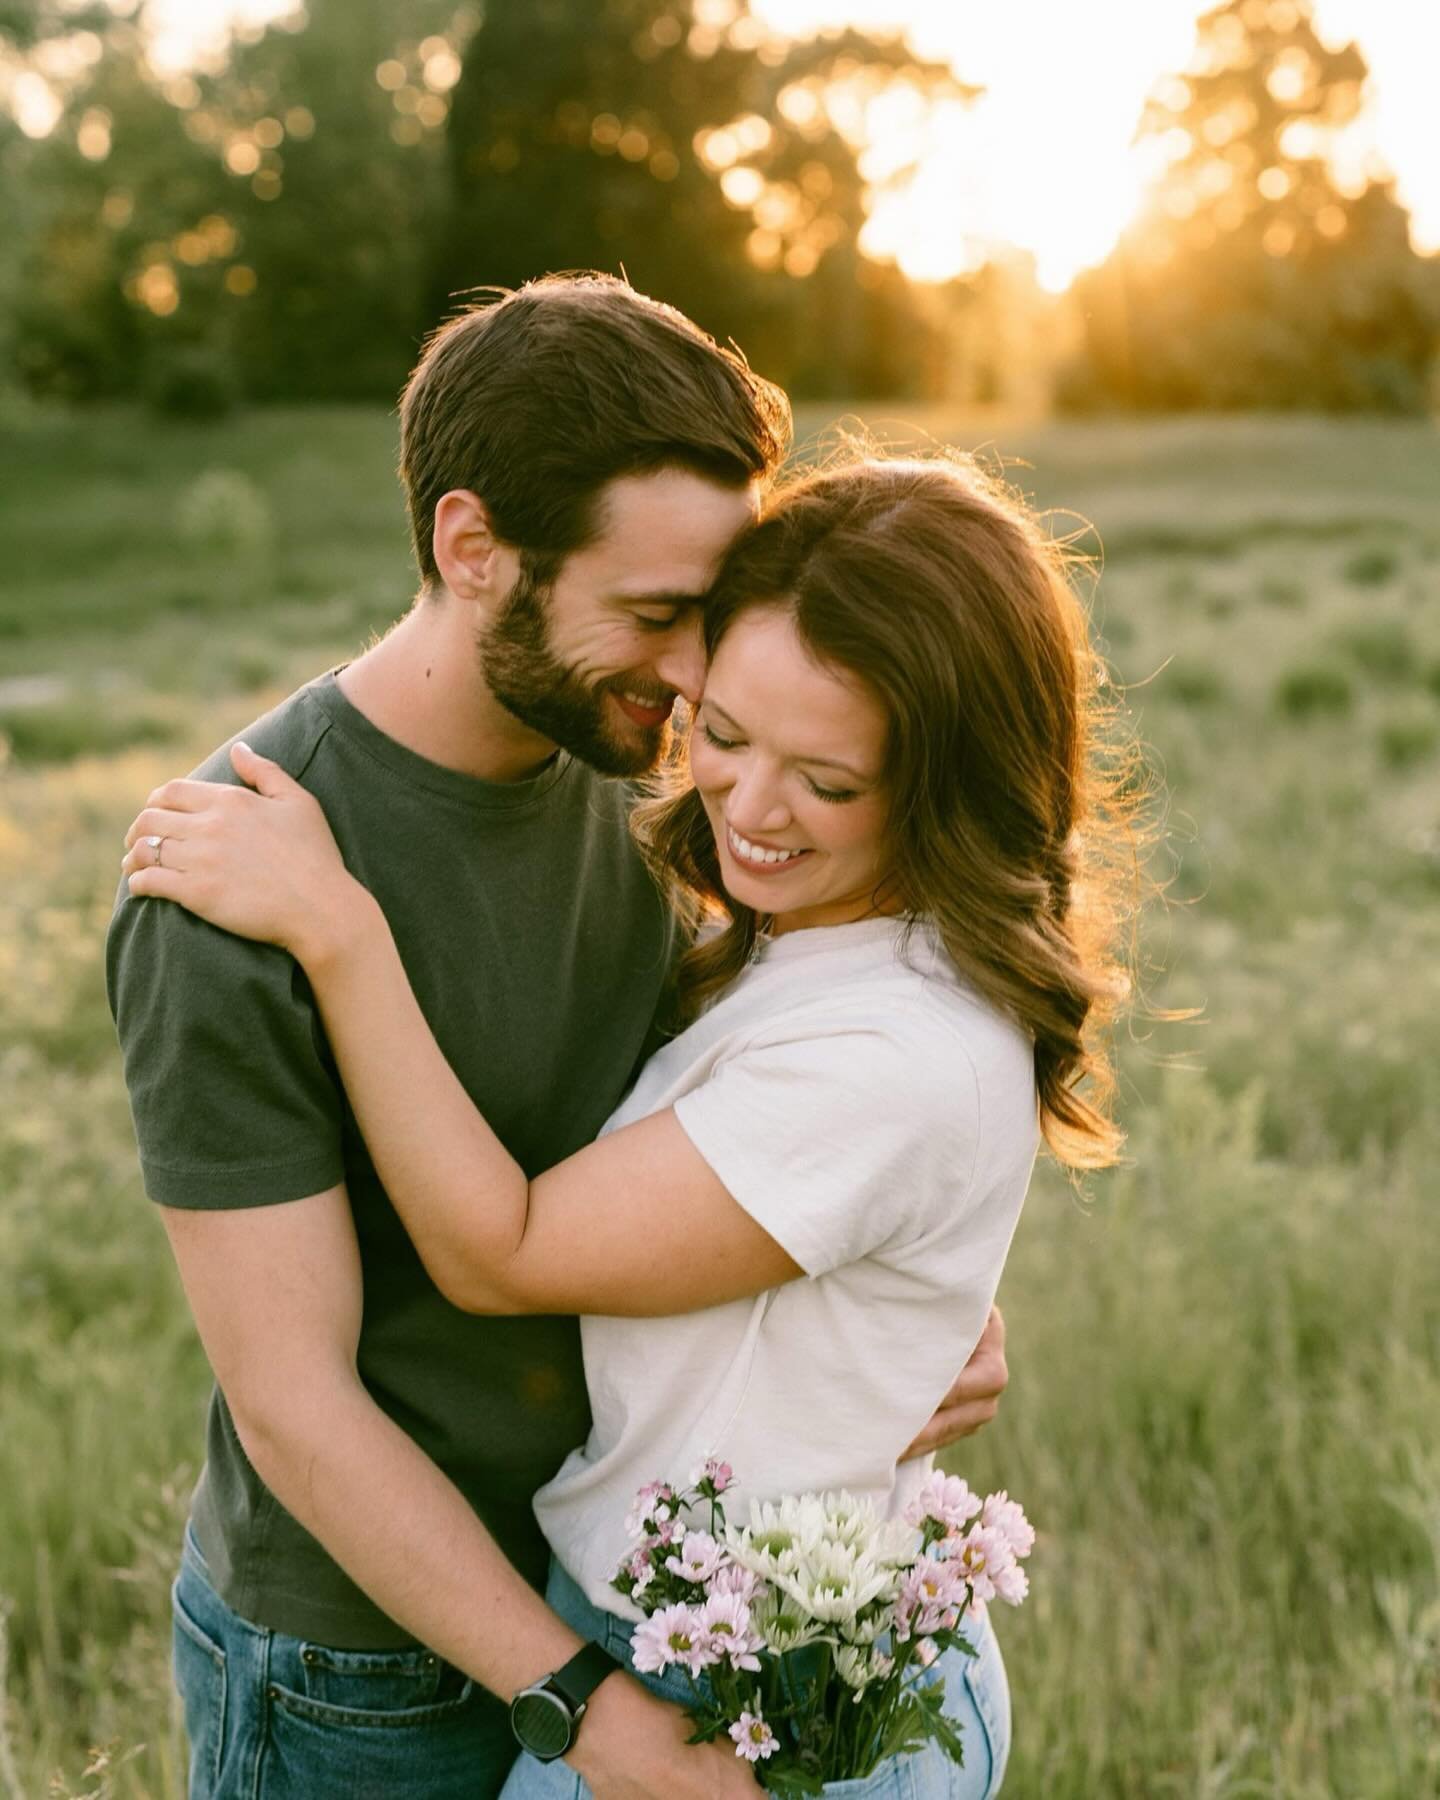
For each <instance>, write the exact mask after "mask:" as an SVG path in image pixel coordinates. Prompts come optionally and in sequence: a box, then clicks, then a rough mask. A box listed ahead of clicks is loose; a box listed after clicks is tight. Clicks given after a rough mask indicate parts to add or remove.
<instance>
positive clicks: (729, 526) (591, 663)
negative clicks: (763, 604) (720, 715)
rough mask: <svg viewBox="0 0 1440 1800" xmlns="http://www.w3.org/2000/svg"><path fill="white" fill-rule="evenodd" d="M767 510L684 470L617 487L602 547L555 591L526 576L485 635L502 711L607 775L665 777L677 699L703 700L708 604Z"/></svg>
mask: <svg viewBox="0 0 1440 1800" xmlns="http://www.w3.org/2000/svg"><path fill="white" fill-rule="evenodd" d="M758 504H759V501H758V495H757V490H756V488H755V487H754V486H753V485H749V486H745V487H725V486H722V485H721V484H720V483H719V482H716V481H711V480H708V479H707V478H706V477H705V476H703V475H697V474H694V473H692V472H691V471H690V470H688V469H683V468H664V469H657V470H653V471H651V472H650V473H648V474H644V475H624V476H621V477H619V478H618V479H616V480H614V481H612V482H610V483H609V485H608V486H607V487H606V488H605V489H604V490H603V491H602V493H601V494H600V497H599V530H598V532H597V533H596V535H595V536H594V537H593V538H592V539H591V541H590V542H589V543H588V544H585V545H584V546H583V547H582V548H581V549H579V550H576V551H573V552H572V553H571V554H570V555H569V556H567V557H566V559H565V561H564V563H563V564H562V565H561V567H560V571H559V573H558V574H557V575H556V577H555V579H554V580H553V582H550V583H549V584H541V583H537V582H536V581H535V580H533V579H532V577H531V576H530V575H529V574H528V573H527V571H526V570H525V569H524V568H522V569H521V572H520V574H519V576H518V577H517V579H516V582H515V585H514V587H513V588H512V589H511V591H510V593H509V595H508V596H507V598H506V600H505V602H504V604H503V606H502V607H501V608H500V610H499V612H498V614H497V615H496V617H495V618H494V619H493V620H492V621H491V623H490V624H489V625H488V626H487V628H486V629H485V630H484V632H483V633H482V634H481V637H480V642H479V649H480V659H481V667H482V669H483V671H484V675H485V679H486V682H487V684H488V686H489V688H490V691H491V692H492V693H493V694H494V696H495V698H496V699H497V700H498V701H499V702H500V703H501V705H502V706H504V707H505V708H506V710H507V711H509V712H510V713H512V714H513V715H514V717H515V718H517V719H519V720H520V721H521V723H522V724H524V725H527V726H529V728H530V729H531V730H532V731H535V732H538V733H539V734H540V735H541V736H543V737H546V738H548V739H549V740H550V741H551V742H552V743H555V744H558V745H559V746H560V747H561V748H562V749H564V750H568V751H569V752H570V753H571V754H572V755H573V756H577V757H579V758H580V760H581V761H582V762H586V763H588V764H590V766H591V767H592V768H595V769H599V770H600V771H601V773H602V774H606V775H639V774H643V773H644V771H645V770H647V769H650V768H653V767H654V765H655V763H656V762H657V761H658V760H659V757H660V755H661V752H662V750H663V748H664V744H665V732H666V726H667V725H668V723H669V719H670V710H671V707H672V706H673V704H674V701H675V697H676V695H677V694H680V695H683V696H684V698H685V699H686V700H688V701H690V702H692V703H694V702H695V701H697V700H698V699H699V697H700V693H701V689H702V687H703V685H704V678H705V655H704V647H703V644H702V641H701V634H700V608H701V603H702V601H703V600H704V597H705V594H706V592H707V591H708V589H709V587H710V585H711V583H712V581H713V580H714V578H715V574H716V571H717V569H718V568H719V565H720V560H721V558H722V557H723V556H724V554H725V552H726V550H728V549H729V547H730V545H731V543H732V542H733V541H734V539H735V538H736V537H737V536H738V534H739V533H740V532H741V531H743V530H744V529H745V528H746V527H747V526H748V525H750V524H752V523H753V522H754V520H755V516H756V512H757V509H758Z"/></svg>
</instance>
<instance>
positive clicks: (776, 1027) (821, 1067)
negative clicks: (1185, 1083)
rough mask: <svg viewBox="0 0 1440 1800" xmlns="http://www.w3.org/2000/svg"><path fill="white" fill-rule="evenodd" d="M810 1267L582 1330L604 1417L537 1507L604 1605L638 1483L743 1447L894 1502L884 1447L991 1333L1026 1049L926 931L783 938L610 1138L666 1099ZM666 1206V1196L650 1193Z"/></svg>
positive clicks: (1026, 1163)
mask: <svg viewBox="0 0 1440 1800" xmlns="http://www.w3.org/2000/svg"><path fill="white" fill-rule="evenodd" d="M667 1106H668V1107H673V1108H674V1110H675V1116H676V1117H677V1119H678V1120H679V1121H680V1124H681V1126H682V1127H683V1129H684V1131H685V1132H686V1134H687V1136H688V1137H689V1138H690V1140H691V1142H692V1143H693V1144H694V1145H695V1148H696V1149H697V1150H698V1151H699V1152H700V1154H701V1156H703V1157H704V1159H705V1161H706V1162H707V1163H708V1164H709V1165H710V1167H711V1168H712V1169H713V1170H714V1171H715V1173H716V1174H717V1175H718V1176H719V1178H720V1180H721V1181H722V1182H723V1183H724V1185H725V1187H726V1188H727V1189H728V1190H729V1192H730V1193H731V1194H732V1195H733V1196H734V1198H735V1199H736V1200H737V1201H738V1202H739V1204H740V1205H741V1206H743V1207H744V1209H745V1210H746V1212H748V1213H749V1214H750V1215H751V1217H752V1218H754V1219H755V1220H756V1221H757V1222H758V1223H759V1224H760V1225H762V1226H763V1227H764V1229H765V1230H766V1231H768V1232H769V1233H770V1235H771V1236H772V1237H773V1238H774V1239H775V1240H776V1242H777V1243H779V1244H780V1245H781V1246H782V1247H783V1248H784V1249H785V1250H786V1251H788V1252H789V1254H790V1255H791V1256H792V1257H793V1258H794V1260H795V1261H796V1262H797V1263H799V1264H800V1266H801V1268H803V1269H804V1270H805V1272H806V1274H805V1278H804V1279H801V1280H796V1281H792V1282H788V1283H787V1284H786V1285H785V1286H783V1287H779V1288H773V1289H771V1290H770V1291H769V1292H768V1293H764V1294H760V1295H758V1296H756V1297H754V1298H752V1299H744V1300H735V1301H732V1302H729V1303H727V1304H726V1305H723V1306H712V1307H707V1308H705V1309H704V1310H703V1311H699V1312H691V1313H683V1314H679V1315H675V1316H672V1317H668V1318H658V1319H655V1318H645V1319H614V1318H586V1319H583V1320H582V1321H581V1335H582V1339H583V1343H584V1353H585V1375H586V1380H587V1383H588V1385H589V1389H590V1403H591V1407H592V1411H593V1417H594V1425H593V1427H592V1429H591V1432H590V1436H589V1439H588V1441H587V1442H586V1443H585V1445H584V1446H583V1447H582V1448H581V1449H578V1450H575V1451H573V1452H572V1453H571V1454H570V1456H569V1457H568V1458H567V1459H566V1461H565V1463H564V1466H563V1467H562V1468H561V1470H560V1472H559V1474H558V1475H556V1477H555V1478H554V1480H553V1481H551V1482H549V1483H548V1484H547V1485H546V1486H545V1487H543V1488H542V1489H541V1490H540V1492H539V1494H538V1495H537V1496H536V1500H535V1512H536V1516H537V1517H538V1519H539V1521H540V1525H541V1528H542V1530H543V1531H544V1533H545V1535H546V1537H547V1538H548V1539H549V1541H550V1544H551V1547H552V1548H553V1550H554V1551H555V1553H556V1555H557V1556H558V1557H559V1559H560V1561H561V1563H562V1564H563V1565H564V1567H565V1569H566V1570H567V1571H568V1572H569V1574H570V1575H571V1576H572V1577H573V1578H574V1579H575V1580H576V1581H577V1582H578V1583H579V1585H580V1586H581V1587H582V1588H583V1589H584V1590H585V1592H586V1594H588V1596H589V1597H590V1599H591V1600H592V1601H594V1603H595V1604H596V1605H597V1606H599V1607H601V1608H603V1609H604V1610H606V1611H609V1612H613V1613H618V1614H621V1615H622V1616H626V1617H634V1618H639V1617H640V1613H639V1611H638V1609H637V1608H634V1607H633V1606H631V1605H629V1604H628V1603H627V1602H626V1601H625V1600H624V1599H623V1598H622V1597H621V1596H620V1595H619V1594H618V1593H616V1592H615V1590H614V1589H613V1588H612V1587H611V1586H610V1577H611V1576H612V1575H613V1574H614V1572H615V1569H616V1566H617V1564H618V1563H619V1561H620V1559H621V1557H622V1556H623V1555H624V1554H625V1552H626V1550H627V1549H628V1548H629V1544H628V1540H627V1536H626V1532H625V1523H624V1521H625V1515H626V1513H627V1512H628V1511H629V1509H630V1505H631V1502H632V1500H633V1498H634V1495H635V1491H636V1489H638V1488H639V1487H641V1486H642V1485H643V1484H644V1483H645V1482H647V1481H658V1480H665V1481H675V1482H680V1483H684V1482H687V1481H688V1479H689V1477H690V1474H691V1472H692V1471H693V1470H694V1469H695V1467H696V1465H697V1464H699V1463H700V1462H702V1461H703V1460H704V1459H705V1458H706V1457H707V1456H716V1457H719V1458H721V1459H723V1460H724V1461H725V1462H728V1463H730V1464H731V1466H732V1467H733V1469H734V1471H735V1475H736V1482H737V1485H736V1488H735V1490H734V1492H733V1494H732V1495H731V1496H730V1497H728V1498H727V1511H728V1513H729V1516H730V1518H731V1519H732V1520H734V1519H743V1518H744V1517H745V1516H746V1513H747V1511H748V1501H749V1500H750V1499H751V1498H758V1499H767V1498H775V1497H778V1496H779V1495H781V1494H786V1493H801V1492H805V1491H807V1490H823V1489H827V1488H830V1489H838V1488H848V1489H849V1491H850V1492H851V1493H852V1494H856V1495H867V1496H869V1497H871V1498H872V1499H873V1500H874V1501H875V1502H876V1504H877V1506H878V1507H879V1508H880V1510H881V1511H882V1512H897V1511H899V1510H900V1509H901V1508H903V1506H904V1505H905V1503H906V1501H907V1500H908V1499H909V1498H910V1497H911V1495H912V1494H913V1492H914V1491H915V1490H916V1489H917V1488H918V1487H919V1486H920V1484H921V1483H922V1482H923V1480H924V1478H925V1476H926V1474H927V1473H928V1471H929V1467H930V1459H929V1458H922V1459H917V1460H915V1461H912V1462H909V1463H905V1464H902V1465H900V1467H899V1468H898V1469H897V1466H896V1459H897V1458H898V1457H899V1455H900V1453H901V1451H902V1450H904V1448H905V1447H906V1446H907V1445H908V1444H909V1443H910V1442H911V1440H912V1439H913V1438H914V1436H915V1434H916V1432H917V1431H919V1429H920V1427H921V1426H922V1425H923V1424H924V1423H925V1422H926V1420H927V1419H928V1418H929V1417H930V1415H931V1413H932V1412H933V1411H934V1410H935V1407H936V1406H937V1405H938V1404H939V1402H940V1400H941V1399H942V1398H943V1397H944V1395H945V1394H946V1392H947V1391H948V1390H949V1388H950V1385H951V1383H952V1382H953V1381H954V1379H955V1376H956V1375H957V1373H958V1372H959V1370H960V1369H961V1368H962V1367H963V1366H964V1364H965V1362H966V1360H967V1359H968V1357H969V1355H970V1352H971V1351H972V1350H973V1349H974V1347H975V1345H976V1343H977V1342H978V1340H979V1337H980V1333H981V1331H982V1330H983V1328H984V1325H985V1320H986V1317H987V1315H988V1313H989V1310H990V1304H991V1301H992V1300H993V1299H994V1296H995V1290H996V1287H997V1286H998V1284H999V1281H1000V1272H1001V1269H1002V1267H1003V1265H1004V1262H1005V1256H1006V1252H1007V1251H1008V1249H1009V1246H1010V1239H1011V1236H1012V1235H1013V1233H1014V1230H1015V1225H1016V1221H1017V1220H1018V1218H1019V1216H1020V1206H1021V1202H1022V1201H1023V1199H1024V1197H1025V1190H1026V1187H1027V1185H1028V1184H1029V1180H1030V1173H1031V1169H1032V1168H1033V1166H1034V1161H1035V1153H1036V1149H1037V1147H1038V1143H1039V1126H1038V1114H1037V1105H1036V1093H1035V1069H1034V1048H1033V1044H1032V1042H1031V1039H1030V1038H1029V1036H1028V1035H1027V1034H1026V1033H1025V1032H1024V1031H1023V1030H1022V1029H1021V1028H1020V1026H1019V1025H1018V1024H1016V1023H1014V1022H1013V1021H1011V1020H1010V1019H1008V1018H1006V1017H1005V1016H1003V1015H1002V1014H1000V1013H999V1012H998V1011H996V1009H995V1008H993V1007H992V1006H990V1005H989V1004H988V1003H987V1002H986V1001H984V1000H982V999H981V998H980V997H979V995H978V994H976V993H975V991H974V990H973V989H972V988H970V987H969V986H967V985H966V984H964V983H963V982H962V981H960V980H959V979H958V978H957V976H956V974H955V972H954V970H953V967H952V965H951V964H950V962H949V960H948V958H947V957H946V956H945V954H944V951H943V949H942V948H941V946H940V944H939V940H938V938H937V936H936V935H935V934H934V932H933V931H932V930H931V929H929V928H928V927H925V926H919V927H917V928H916V929H915V930H914V931H913V932H912V933H911V934H910V937H909V941H908V943H907V942H906V939H905V930H904V926H903V924H902V923H901V922H900V921H898V920H891V919H868V920H863V921H861V922H860V923H858V924H854V925H838V926H830V927H826V928H821V929H815V930H808V931H796V932H793V933H787V934H785V935H782V936H780V937H778V938H776V939H774V940H773V941H772V942H771V943H769V944H767V945H765V946H764V947H763V949H762V950H761V952H760V954H759V957H758V958H757V960H756V961H755V962H754V963H753V964H752V965H751V966H750V967H749V968H748V969H746V971H745V972H744V974H742V975H741V976H740V978H739V979H738V980H737V981H736V982H735V983H734V985H733V986H732V987H731V988H730V989H729V990H728V991H727V992H726V993H725V994H724V995H722V997H721V998H720V999H719V1000H718V1001H717V1002H716V1003H715V1004H714V1005H713V1006H711V1007H710V1008H709V1010H708V1011H706V1012H705V1013H704V1014H702V1015H701V1017H700V1018H699V1019H697V1020H696V1022H695V1023H694V1024H693V1025H691V1026H690V1027H689V1029H688V1030H686V1031H685V1032H684V1033H682V1034H681V1035H680V1036H679V1037H677V1038H675V1039H673V1040H672V1041H671V1042H670V1043H669V1044H667V1045H666V1046H665V1047H664V1048H663V1049H661V1050H660V1051H659V1052H658V1053H657V1054H656V1055H655V1056H653V1057H652V1058H651V1059H650V1061H649V1062H648V1063H647V1064H646V1065H645V1067H644V1069H643V1070H642V1071H641V1073H640V1077H639V1080H638V1081H637V1083H636V1085H635V1087H634V1089H633V1090H632V1092H631V1093H630V1095H629V1096H628V1098H627V1099H626V1100H625V1101H624V1102H623V1103H622V1104H621V1106H620V1108H619V1110H618V1111H617V1112H616V1113H615V1115H614V1116H613V1117H612V1118H611V1119H610V1121H609V1122H608V1124H607V1125H606V1127H605V1130H606V1132H609V1131H613V1130H616V1129H618V1128H619V1127H620V1126H622V1125H628V1124H630V1123H632V1122H633V1121H634V1120H636V1119H640V1118H645V1117H647V1116H648V1115H649V1114H651V1113H655V1112H659V1111H660V1110H662V1109H663V1108H665V1107H667ZM653 1204H654V1206H655V1207H656V1208H659V1207H663V1206H664V1204H665V1196H664V1195H663V1194H656V1195H654V1196H653Z"/></svg>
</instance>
